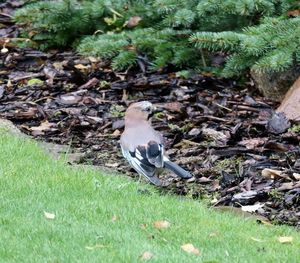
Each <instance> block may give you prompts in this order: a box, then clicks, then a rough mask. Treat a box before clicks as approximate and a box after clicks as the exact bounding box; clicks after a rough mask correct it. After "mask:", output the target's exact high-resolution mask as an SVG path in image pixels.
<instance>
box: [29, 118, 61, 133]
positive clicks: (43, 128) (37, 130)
mask: <svg viewBox="0 0 300 263" xmlns="http://www.w3.org/2000/svg"><path fill="white" fill-rule="evenodd" d="M53 126H55V123H52V122H48V121H44V122H42V123H41V125H40V126H33V127H31V128H30V130H31V131H32V132H33V133H32V134H33V135H43V134H45V133H44V132H45V131H47V130H57V129H55V128H54V129H52V127H53Z"/></svg>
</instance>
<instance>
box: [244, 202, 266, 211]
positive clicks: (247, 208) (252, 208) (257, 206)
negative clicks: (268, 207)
mask: <svg viewBox="0 0 300 263" xmlns="http://www.w3.org/2000/svg"><path fill="white" fill-rule="evenodd" d="M263 206H264V204H260V203H257V204H254V205H244V206H242V207H241V209H242V210H243V211H244V212H249V213H254V212H256V211H257V210H258V209H260V208H262V207H263Z"/></svg>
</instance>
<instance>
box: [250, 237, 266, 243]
mask: <svg viewBox="0 0 300 263" xmlns="http://www.w3.org/2000/svg"><path fill="white" fill-rule="evenodd" d="M251 239H252V240H253V241H256V242H264V241H263V240H261V239H259V238H255V237H251Z"/></svg>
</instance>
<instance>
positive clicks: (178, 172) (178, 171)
mask: <svg viewBox="0 0 300 263" xmlns="http://www.w3.org/2000/svg"><path fill="white" fill-rule="evenodd" d="M164 165H165V168H167V169H169V170H170V171H172V172H173V173H175V174H176V175H178V176H179V177H182V178H186V179H187V178H191V177H193V175H192V174H191V173H190V172H188V171H186V170H184V169H183V168H181V167H180V166H179V165H178V164H176V163H173V162H171V161H165V162H164Z"/></svg>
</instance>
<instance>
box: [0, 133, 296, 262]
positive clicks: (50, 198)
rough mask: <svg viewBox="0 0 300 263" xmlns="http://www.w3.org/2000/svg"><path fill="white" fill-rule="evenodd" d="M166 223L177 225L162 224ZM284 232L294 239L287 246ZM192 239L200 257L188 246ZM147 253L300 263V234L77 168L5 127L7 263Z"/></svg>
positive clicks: (1, 166) (2, 167)
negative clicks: (186, 248) (158, 224)
mask: <svg viewBox="0 0 300 263" xmlns="http://www.w3.org/2000/svg"><path fill="white" fill-rule="evenodd" d="M141 189H142V190H143V191H141ZM45 212H48V213H50V214H51V215H50V217H51V216H55V218H54V219H51V218H47V216H45ZM158 220H167V221H169V222H170V223H171V225H170V227H168V228H165V229H157V228H155V227H154V225H153V223H154V222H155V221H158ZM280 236H291V237H293V241H292V242H291V243H287V244H281V243H280V242H279V241H278V237H280ZM255 239H258V240H255ZM259 241H260V242H259ZM186 243H192V244H193V245H194V246H195V247H196V248H198V249H199V250H200V253H201V254H200V256H199V255H194V254H189V253H187V252H185V251H183V250H182V249H181V246H182V245H183V244H186ZM145 251H149V252H151V253H152V254H153V257H152V258H151V260H149V262H172V263H173V262H207V263H208V262H211V263H213V262H220V263H221V262H222V263H223V262H243V263H245V262H281V263H282V262H289V263H292V262H300V252H299V251H300V235H299V233H298V232H297V231H296V230H295V229H294V228H290V227H287V226H267V225H259V224H257V223H256V222H255V221H253V220H250V219H248V220H246V219H243V218H242V217H236V216H233V215H231V214H228V213H218V212H215V211H212V210H211V209H208V208H206V207H205V206H204V205H203V204H201V201H193V200H188V199H185V198H181V197H176V196H162V195H160V194H159V193H157V192H156V191H155V188H154V187H151V186H145V185H143V184H138V183H136V182H133V181H131V180H129V179H127V178H125V177H124V178H123V177H121V176H113V175H106V176H105V175H104V174H101V173H100V172H97V171H94V170H91V169H85V168H72V167H69V166H67V165H65V164H64V163H63V161H56V160H53V159H51V157H49V156H47V155H46V154H45V153H44V151H43V150H41V149H40V148H39V147H38V145H37V144H36V143H35V142H32V141H29V140H25V139H18V138H17V137H16V136H10V135H8V134H7V133H5V132H3V131H2V132H0V262H142V261H143V260H142V259H141V258H140V256H141V255H142V254H143V253H144V252H145Z"/></svg>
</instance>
